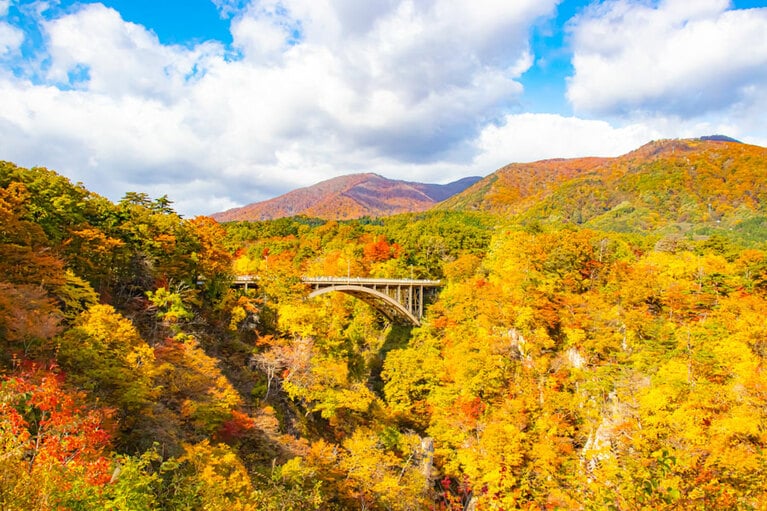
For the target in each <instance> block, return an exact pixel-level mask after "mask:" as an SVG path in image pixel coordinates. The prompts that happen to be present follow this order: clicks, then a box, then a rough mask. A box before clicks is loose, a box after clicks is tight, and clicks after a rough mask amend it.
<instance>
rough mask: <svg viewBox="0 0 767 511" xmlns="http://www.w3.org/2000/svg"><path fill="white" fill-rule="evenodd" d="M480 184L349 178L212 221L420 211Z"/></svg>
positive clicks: (367, 176) (300, 190)
mask: <svg viewBox="0 0 767 511" xmlns="http://www.w3.org/2000/svg"><path fill="white" fill-rule="evenodd" d="M479 179H481V178H480V177H478V176H472V177H466V178H463V179H459V180H457V181H453V182H451V183H447V184H444V185H440V184H430V183H417V182H411V181H402V180H394V179H388V178H385V177H383V176H381V175H379V174H375V173H372V172H368V173H361V174H348V175H345V176H339V177H335V178H331V179H328V180H325V181H322V182H320V183H317V184H314V185H311V186H307V187H303V188H298V189H296V190H293V191H290V192H288V193H285V194H283V195H280V196H278V197H274V198H272V199H269V200H265V201H260V202H254V203H252V204H248V205H245V206H242V207H239V208H233V209H230V210H227V211H222V212H219V213H214V214H212V215H211V216H212V217H213V218H214V219H215V220H217V221H219V222H229V221H238V220H245V221H253V220H273V219H276V218H282V217H289V216H296V215H306V216H311V217H317V218H323V219H326V220H349V219H353V218H360V217H363V216H371V217H382V216H390V215H394V214H398V213H411V212H420V211H425V210H427V209H430V208H431V207H433V206H434V205H435V204H437V203H439V202H441V201H443V200H445V199H447V198H449V197H451V196H453V195H455V194H456V193H459V192H461V191H463V190H464V189H466V188H467V187H468V186H471V185H472V184H474V183H475V182H476V181H478V180H479Z"/></svg>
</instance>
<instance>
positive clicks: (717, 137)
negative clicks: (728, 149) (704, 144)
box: [700, 135, 743, 144]
mask: <svg viewBox="0 0 767 511" xmlns="http://www.w3.org/2000/svg"><path fill="white" fill-rule="evenodd" d="M700 140H709V141H712V142H735V143H737V144H742V143H743V142H741V141H740V140H736V139H734V138H732V137H728V136H727V135H705V136H702V137H700Z"/></svg>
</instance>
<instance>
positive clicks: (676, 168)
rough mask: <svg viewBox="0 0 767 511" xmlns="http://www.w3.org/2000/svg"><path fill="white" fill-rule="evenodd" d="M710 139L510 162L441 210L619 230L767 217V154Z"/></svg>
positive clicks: (736, 222)
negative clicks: (613, 152) (586, 155)
mask: <svg viewBox="0 0 767 511" xmlns="http://www.w3.org/2000/svg"><path fill="white" fill-rule="evenodd" d="M707 138H709V139H687V140H660V141H655V142H651V143H649V144H646V145H644V146H642V147H640V148H639V149H637V150H635V151H632V152H630V153H628V154H625V155H623V156H620V157H617V158H578V159H564V160H563V159H560V160H544V161H538V162H534V163H520V164H511V165H507V166H505V167H503V168H501V169H499V170H497V171H496V172H494V173H493V174H491V175H489V176H487V177H486V178H484V179H482V180H481V181H479V182H478V183H476V184H475V185H474V186H472V187H470V188H468V189H467V190H465V191H464V192H462V193H460V194H457V195H455V196H454V197H451V198H450V199H448V200H447V201H445V202H444V203H442V204H440V205H439V206H438V207H439V208H442V209H449V210H474V211H486V212H494V213H500V214H504V215H512V216H514V217H515V218H517V219H518V220H519V221H521V222H523V223H529V222H541V221H542V222H564V223H574V224H579V225H585V226H589V227H598V228H601V229H607V230H618V231H646V230H651V229H658V228H670V227H672V226H673V227H674V228H678V229H681V230H688V229H690V228H695V227H696V226H700V225H702V224H709V225H714V224H715V225H717V226H719V227H735V226H738V225H739V224H740V223H741V222H743V221H744V220H747V219H751V217H753V216H755V215H758V216H761V215H763V214H764V213H765V212H767V187H766V186H765V183H766V182H767V149H765V148H763V147H758V146H752V145H746V144H741V143H739V142H736V141H727V140H721V139H720V138H719V137H718V138H716V139H713V140H712V139H710V138H711V137H707ZM751 221H753V219H751Z"/></svg>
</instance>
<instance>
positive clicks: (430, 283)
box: [301, 277, 442, 287]
mask: <svg viewBox="0 0 767 511" xmlns="http://www.w3.org/2000/svg"><path fill="white" fill-rule="evenodd" d="M301 280H302V281H303V282H304V283H306V284H319V285H323V284H351V285H354V284H357V285H360V286H386V285H390V286H424V287H441V286H442V281H441V280H426V279H380V278H369V277H302V278H301Z"/></svg>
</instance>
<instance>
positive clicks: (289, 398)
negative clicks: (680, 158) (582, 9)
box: [0, 141, 767, 510]
mask: <svg viewBox="0 0 767 511" xmlns="http://www.w3.org/2000/svg"><path fill="white" fill-rule="evenodd" d="M678 143H679V144H682V145H685V146H696V147H698V146H703V145H706V144H708V142H698V141H678ZM669 144H672V143H671V142H663V143H656V147H661V146H662V147H669ZM717 144H720V145H717V146H711V147H720V148H721V147H724V148H727V150H728V151H730V149H729V148H730V146H729V145H724V146H723V145H721V144H726V143H724V142H717ZM652 147H653V146H652V145H651V146H646V147H645V148H642V149H640V150H639V151H638V152H636V153H632V154H635V156H634V157H635V159H636V162H638V163H637V166H636V167H632V168H635V170H636V172H635V173H634V177H633V178H632V179H635V181H634V182H635V183H637V186H639V187H641V186H645V185H644V184H643V183H646V181H645V180H649V181H651V182H653V183H655V182H656V181H657V179H656V178H655V177H654V176H656V175H663V176H668V182H684V179H686V178H685V177H684V176H685V175H686V172H687V170H685V168H684V167H682V166H673V167H664V166H665V164H663V163H661V161H665V160H663V159H662V158H660V159H658V158H656V160H655V161H656V162H657V163H656V165H650V166H646V165H644V164H641V163H639V162H645V161H646V160H647V159H652V158H653V155H652V152H653V151H652V150H651V148H652ZM743 147H744V148H745V149H744V152H742V153H738V152H737V150H734V149H733V150H732V151H733V152H732V154H731V159H722V160H721V161H722V162H728V163H726V165H727V168H730V167H731V166H736V167H737V168H738V169H739V170H738V171H737V172H733V173H732V174H728V175H727V183H728V184H729V183H732V182H733V181H734V182H736V183H737V182H744V183H745V182H748V179H751V178H749V177H748V176H750V175H755V174H757V173H759V172H763V168H760V167H759V165H761V163H759V162H763V159H761V157H759V151H760V150H761V151H762V153H761V154H763V151H764V150H763V149H761V148H753V147H750V146H743ZM643 151H645V152H646V155H645V156H642V154H641V153H642V152H643ZM677 151H678V149H677ZM752 151H753V153H752ZM661 153H663V151H661V152H660V153H659V154H661ZM754 154H756V155H757V156H754ZM581 161H584V162H591V163H588V165H592V164H595V162H597V160H581ZM605 161H607V160H605ZM603 163H604V161H603V162H602V163H598V164H597V165H602V164H603ZM584 168H585V167H584ZM699 168H700V167H699ZM713 168H714V167H713V166H712V167H710V168H709V169H713ZM760 169H761V170H760ZM563 172H564V171H563ZM585 172H586V171H583V172H581V171H573V173H572V177H569V178H567V179H561V180H557V179H554V178H551V177H546V179H548V180H549V183H550V184H549V185H547V186H549V187H550V191H549V192H547V193H549V194H550V196H554V195H556V194H559V195H557V196H559V197H570V196H571V195H570V192H569V190H572V189H573V187H572V186H570V184H571V183H572V182H573V179H575V180H578V179H585V176H586V174H585ZM588 172H591V171H588ZM706 172H709V170H707V171H706ZM712 172H713V170H712ZM628 174H629V173H628V172H627V173H626V175H628ZM579 176H580V177H579ZM542 180H543V181H545V179H542ZM626 182H628V181H626ZM661 182H664V181H661ZM703 182H704V183H705V182H707V181H703ZM711 182H712V183H713V182H715V181H714V180H713V179H712V180H711ZM531 186H532V185H531ZM626 186H628V185H626ZM653 186H655V185H653ZM706 186H707V189H709V188H708V185H706ZM576 188H577V187H576ZM647 188H649V186H648V187H647ZM665 188H668V187H665V186H657V187H656V189H657V190H658V191H660V190H664V191H665ZM478 189H479V188H478ZM711 189H712V188H711ZM725 189H726V190H725ZM476 190H477V189H475V192H476ZM673 192H674V193H673V194H671V195H672V196H673V195H677V194H680V193H683V192H684V189H681V188H680V187H679V186H675V187H674V190H673ZM526 193H527V192H526ZM535 193H537V194H540V195H539V197H538V199H537V202H533V203H531V208H528V209H519V210H515V211H511V210H503V214H500V215H498V214H495V213H493V212H489V211H430V212H424V213H418V214H406V215H397V216H393V217H387V218H381V219H376V220H371V219H369V218H366V219H360V220H352V221H344V222H337V221H325V220H319V219H313V218H308V217H295V218H283V219H279V220H272V221H261V222H234V223H229V224H223V225H220V224H217V223H215V222H214V221H212V220H211V219H208V218H204V217H200V218H195V219H192V220H186V219H182V218H180V217H179V216H178V215H176V214H175V213H174V212H173V210H172V204H171V203H170V201H169V200H168V199H167V198H165V197H161V198H159V199H151V198H149V197H147V196H145V195H143V194H140V193H128V194H126V196H125V198H124V199H123V200H122V201H120V202H119V203H117V204H113V203H111V202H109V201H107V200H106V199H104V198H102V197H99V196H97V195H95V194H93V193H91V192H88V191H87V190H85V189H84V188H83V187H81V186H78V185H72V184H71V183H70V182H69V181H67V180H66V179H64V178H62V177H61V176H59V175H57V174H56V173H55V172H52V171H49V170H46V169H29V170H28V169H22V168H19V167H16V166H14V165H13V164H9V163H3V164H2V165H0V225H2V226H3V229H2V231H0V266H1V268H0V269H1V270H2V272H0V279H2V281H0V287H2V290H3V292H2V293H0V343H1V345H0V355H1V356H0V378H1V379H2V383H1V384H0V507H2V508H4V509H94V508H104V509H126V510H127V509H130V510H135V509H253V510H255V509H259V510H260V509H267V510H268V509H274V510H277V509H326V510H344V509H379V510H421V509H423V510H427V509H428V510H431V509H437V510H466V509H480V510H500V509H506V510H508V509H583V510H587V509H588V510H597V509H620V510H635V509H641V510H658V509H668V510H671V509H674V510H676V509H696V510H697V509H732V510H740V509H763V508H765V506H767V483H765V481H767V454H765V453H766V452H767V451H766V450H765V448H766V447H767V378H766V377H765V373H764V367H765V357H767V349H765V345H766V344H765V339H767V326H765V323H764V317H765V315H767V236H765V233H764V231H763V230H762V228H761V225H762V216H761V215H762V211H761V209H760V208H761V202H760V201H761V199H760V197H761V196H760V193H761V192H760V189H758V188H757V189H754V190H753V191H752V193H753V197H756V198H755V199H754V200H753V201H750V200H746V199H743V194H736V193H733V192H731V191H730V190H729V189H728V186H724V187H723V188H722V191H721V193H720V194H718V195H716V197H714V196H713V195H710V196H709V197H710V199H711V200H710V202H709V203H710V204H711V209H712V211H713V212H716V215H714V214H712V215H711V216H708V217H704V218H697V217H695V216H694V214H697V213H696V211H697V210H694V208H693V212H692V213H690V215H691V216H689V217H687V220H685V221H683V219H681V218H680V217H679V216H677V217H674V219H673V220H674V221H673V222H672V221H670V220H668V221H667V220H658V221H656V220H653V219H655V218H659V219H664V218H666V217H664V215H667V212H666V211H667V210H665V209H663V208H667V206H665V205H663V204H666V203H665V202H663V201H660V200H658V201H657V203H656V204H657V208H655V207H654V206H653V203H652V202H650V201H649V199H646V200H647V201H648V202H647V203H646V204H645V207H647V208H648V215H651V219H650V220H648V221H647V222H616V223H609V222H604V223H601V224H594V225H591V226H585V225H584V224H585V222H584V223H580V224H579V223H578V222H577V221H576V219H573V218H570V217H567V216H565V215H559V214H544V213H542V212H549V211H551V210H550V209H546V208H543V206H541V204H542V203H543V202H545V201H546V200H548V199H547V196H546V195H545V194H542V193H541V192H535ZM684 193H687V192H684ZM528 195H533V194H532V193H528ZM636 195H638V196H643V194H642V193H637V194H636ZM650 196H651V194H650V192H647V197H650ZM714 198H716V201H714V200H713V199H714ZM681 203H684V204H686V202H685V201H681ZM551 204H554V203H553V202H552V203H551ZM694 204H696V203H694ZM728 204H729V206H730V208H731V209H727V208H726V205H728ZM536 207H537V208H539V209H534V208H536ZM559 207H561V208H565V207H567V206H566V205H564V204H562V205H560V206H559ZM717 208H718V209H717ZM668 210H669V211H670V208H669V209H668ZM531 211H537V213H535V214H534V213H532V212H531ZM733 211H737V215H736V214H735V213H733ZM706 212H708V206H707V207H706ZM720 214H721V216H718V215H720ZM652 215H655V216H652ZM736 216H737V219H738V220H737V221H735V220H732V219H734V218H735V217H736ZM636 218H640V217H639V216H637V217H636ZM581 220H583V219H581ZM235 274H247V275H253V276H254V277H256V279H255V282H257V286H255V287H253V286H251V287H250V288H249V289H247V290H245V289H240V288H236V289H235V288H231V287H230V282H231V279H232V277H233V275H235ZM307 275H309V276H347V275H352V276H360V277H362V276H370V277H387V278H407V279H410V278H413V277H414V278H431V279H436V278H439V279H442V281H443V283H444V287H443V289H442V291H441V293H440V295H439V297H438V298H437V299H436V301H435V302H434V303H432V304H431V305H430V307H429V308H428V310H427V313H426V317H425V319H424V321H423V324H422V326H420V327H418V328H411V327H406V326H402V325H393V324H390V323H389V322H388V321H386V320H385V319H384V318H383V316H381V315H380V314H379V313H377V312H376V311H375V310H373V309H372V308H370V307H369V306H368V305H366V304H364V303H362V302H360V301H359V300H356V299H354V298H351V297H349V296H346V295H343V294H336V293H329V294H327V295H323V296H321V297H317V298H314V299H311V300H308V299H306V296H307V294H308V290H307V289H306V288H305V286H304V285H303V284H302V283H301V281H300V277H301V276H307Z"/></svg>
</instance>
